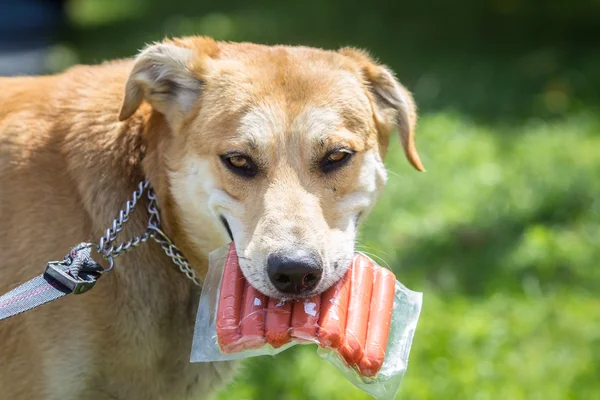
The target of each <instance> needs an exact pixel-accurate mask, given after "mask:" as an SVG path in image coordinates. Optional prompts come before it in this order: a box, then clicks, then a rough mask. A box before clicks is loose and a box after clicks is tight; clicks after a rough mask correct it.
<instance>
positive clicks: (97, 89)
mask: <svg viewBox="0 0 600 400" xmlns="http://www.w3.org/2000/svg"><path fill="white" fill-rule="evenodd" d="M415 124H416V109H415V104H414V102H413V99H412V97H411V94H410V93H409V92H408V91H407V90H406V89H405V88H404V86H402V85H401V84H400V83H399V82H398V81H397V80H396V78H395V77H394V75H393V73H392V72H391V71H390V70H389V69H388V68H387V67H386V66H384V65H381V64H379V63H378V62H376V61H375V60H374V59H373V58H371V57H370V56H369V55H368V54H367V53H366V52H364V51H362V50H359V49H355V48H342V49H340V50H338V51H327V50H322V49H316V48H310V47H296V46H264V45H258V44H251V43H231V42H227V43H226V42H218V41H214V40H212V39H211V38H207V37H185V38H179V39H165V40H163V41H161V42H157V43H154V44H151V45H149V46H147V47H146V48H145V49H144V50H142V51H141V52H140V53H139V54H138V55H137V57H135V58H133V59H125V60H116V61H111V62H105V63H103V64H100V65H96V66H75V67H72V68H70V69H68V70H67V71H65V72H63V73H61V74H58V75H53V76H40V77H16V78H1V79H0V217H1V218H0V221H1V223H0V293H5V292H7V291H9V290H10V289H12V288H14V287H16V286H18V285H19V284H21V283H23V282H25V281H27V280H29V279H31V278H33V277H35V276H37V275H40V273H42V272H43V268H44V266H45V265H46V263H47V262H48V261H51V260H60V259H62V257H63V256H64V254H65V253H66V252H68V251H69V249H70V248H72V247H73V246H74V245H75V244H77V243H80V242H82V241H91V242H94V243H96V242H97V240H98V238H100V237H101V236H102V235H103V234H104V232H105V231H106V229H107V228H108V227H109V226H110V224H111V222H112V221H113V219H114V218H115V217H116V216H117V215H118V213H119V211H120V210H122V209H123V207H124V204H125V202H126V201H127V200H128V199H130V198H131V195H132V193H133V192H134V191H135V190H136V188H137V185H138V183H139V182H141V181H143V180H145V179H147V180H148V181H149V182H150V185H151V187H152V188H153V190H154V192H155V194H156V197H157V199H158V207H159V210H160V216H161V223H162V225H161V226H162V229H163V231H164V232H165V233H166V234H167V235H168V237H169V238H170V239H171V240H172V241H173V242H174V243H175V244H176V246H177V247H178V248H179V249H180V250H181V252H182V254H183V255H184V256H185V257H186V259H187V260H188V261H189V263H190V265H191V266H192V267H193V270H194V272H195V274H196V276H198V277H199V279H201V278H202V277H203V276H204V275H205V274H206V271H207V268H208V261H207V260H208V254H209V253H210V252H211V251H212V250H214V249H216V248H218V247H220V246H223V245H225V244H227V243H228V242H229V241H231V240H233V241H234V243H235V246H236V249H237V252H238V254H239V258H240V266H241V268H242V270H243V273H244V275H245V277H246V278H247V280H248V281H249V282H250V283H251V284H252V285H253V286H254V287H256V288H257V289H258V290H260V291H261V292H263V293H264V294H266V295H268V296H271V297H277V298H282V299H297V298H304V297H308V296H313V295H316V294H319V293H321V292H323V291H324V290H326V289H327V288H328V287H330V286H331V285H332V284H334V282H336V281H337V280H338V279H339V278H340V277H341V276H342V275H343V274H344V272H345V271H346V269H347V268H348V266H349V264H350V260H351V258H352V255H353V252H354V243H355V236H356V232H357V228H358V226H359V224H360V222H361V221H362V220H363V219H364V218H365V216H366V215H367V214H368V212H369V210H370V209H371V208H372V207H373V205H374V204H375V202H376V200H377V198H378V196H379V194H380V192H381V190H382V189H383V187H384V185H385V182H386V169H385V167H384V164H383V161H382V160H383V158H384V156H385V154H386V149H387V147H388V142H389V140H390V136H391V133H392V132H393V131H394V130H395V129H397V131H398V132H399V136H400V141H401V143H402V146H403V149H404V153H405V155H406V157H407V159H408V161H409V162H410V164H412V165H413V166H414V167H415V168H416V169H417V170H420V171H422V170H423V165H422V163H421V161H420V158H419V155H418V154H417V151H416V149H415V140H414V129H415ZM139 202H140V203H142V205H140V206H138V207H137V208H136V211H135V212H134V213H133V214H132V215H131V216H130V218H129V221H127V223H126V224H124V225H123V230H122V232H121V233H120V234H119V237H120V238H121V237H122V238H123V239H127V238H132V237H135V236H136V235H140V234H141V233H142V232H144V231H145V229H146V224H147V220H148V213H147V212H146V211H145V207H147V201H146V199H145V198H144V199H141V200H140V201H139ZM99 259H101V257H99ZM100 263H101V264H102V265H103V266H104V267H107V264H106V262H105V260H103V261H100ZM115 263H116V266H115V267H114V270H113V271H112V272H110V273H107V274H104V275H103V277H102V278H101V279H100V280H99V281H98V284H97V285H96V286H95V287H94V289H93V290H91V291H90V292H89V293H86V294H84V295H79V296H74V295H69V296H66V297H64V298H62V299H60V300H57V301H54V302H51V303H48V304H46V305H44V306H43V307H40V308H36V309H34V310H32V311H28V312H26V313H24V314H21V315H18V316H15V317H12V318H9V319H7V320H4V321H1V322H0V360H2V368H1V369H0V392H1V393H2V398H5V399H12V400H21V399H45V400H58V399H61V400H71V399H81V398H85V399H88V400H95V399H127V400H137V399H140V400H153V399H167V400H168V399H199V398H205V397H206V396H209V395H211V393H213V392H214V391H215V390H217V389H218V388H219V387H220V386H221V385H222V384H224V383H225V382H227V380H228V379H230V377H231V376H232V375H233V374H234V371H235V365H236V363H233V362H215V363H190V362H189V357H190V349H191V341H192V334H193V327H194V321H195V314H196V310H197V304H198V299H199V294H200V288H199V287H198V286H197V285H194V284H193V282H192V281H191V280H189V279H186V276H185V275H184V274H182V273H181V272H180V271H179V270H178V268H177V267H176V266H175V265H174V264H173V263H172V261H171V259H170V258H169V257H167V256H166V255H165V254H164V253H163V252H162V250H161V248H160V247H159V246H158V245H157V244H156V243H153V242H152V241H148V242H147V243H144V244H142V245H140V246H138V247H136V248H135V249H132V250H130V251H128V252H126V253H125V254H123V255H120V256H119V257H118V258H117V259H116V260H115Z"/></svg>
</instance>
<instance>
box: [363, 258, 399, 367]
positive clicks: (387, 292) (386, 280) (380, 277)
mask: <svg viewBox="0 0 600 400" xmlns="http://www.w3.org/2000/svg"><path fill="white" fill-rule="evenodd" d="M395 289H396V277H395V276H394V274H393V273H392V272H390V271H389V270H387V269H385V268H381V267H379V268H377V271H376V272H375V282H374V284H373V298H372V299H371V311H370V314H369V325H368V329H367V344H366V347H365V354H364V356H363V358H362V359H361V360H360V363H359V364H358V368H359V370H360V373H361V375H363V376H375V375H377V372H379V369H380V368H381V366H382V365H383V359H384V357H385V349H386V347H387V341H388V336H389V334H390V324H391V322H392V309H393V307H394V292H395Z"/></svg>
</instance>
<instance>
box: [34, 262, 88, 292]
mask: <svg viewBox="0 0 600 400" xmlns="http://www.w3.org/2000/svg"><path fill="white" fill-rule="evenodd" d="M61 266H63V267H64V263H63V262H62V261H53V262H49V263H48V264H46V269H45V270H44V274H45V275H48V276H50V277H52V278H53V279H55V280H56V281H58V282H59V283H60V284H61V285H63V286H65V287H67V288H68V289H69V290H71V292H72V293H73V294H82V293H85V292H87V291H88V290H90V289H91V288H93V287H94V285H95V284H96V280H97V279H96V278H95V277H94V276H92V275H90V274H87V273H79V277H77V278H75V277H74V276H72V275H71V274H69V273H68V272H67V271H68V269H67V270H64V269H62V268H61Z"/></svg>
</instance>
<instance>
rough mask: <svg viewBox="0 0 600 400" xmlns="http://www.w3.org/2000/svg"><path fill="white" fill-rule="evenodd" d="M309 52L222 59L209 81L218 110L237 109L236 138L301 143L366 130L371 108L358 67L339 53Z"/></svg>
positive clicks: (368, 130) (251, 141)
mask: <svg viewBox="0 0 600 400" xmlns="http://www.w3.org/2000/svg"><path fill="white" fill-rule="evenodd" d="M309 55H310V57H309V56H307V57H306V59H303V57H302V56H303V54H296V53H294V52H289V51H279V52H272V53H268V54H261V55H260V56H257V57H256V58H252V59H250V58H246V57H242V58H240V59H236V58H232V59H227V60H225V61H223V62H222V65H220V66H219V67H218V68H217V71H218V72H217V73H214V74H213V75H212V76H211V77H210V78H209V79H210V80H211V81H212V82H210V83H209V86H210V87H212V92H213V94H216V96H218V97H217V98H218V101H219V103H220V105H219V108H220V110H221V113H223V112H225V113H227V112H228V111H227V110H239V112H237V115H238V118H239V123H238V124H237V129H235V132H232V133H233V134H234V135H235V136H236V139H237V140H241V141H244V142H246V143H248V144H249V145H250V146H251V147H260V146H261V145H265V144H266V142H269V143H280V140H285V141H286V142H290V140H292V141H296V142H298V141H300V142H302V143H296V144H298V145H301V144H307V143H306V142H307V141H309V142H311V143H324V142H325V141H326V140H327V138H328V137H331V136H332V135H337V136H340V135H343V134H344V133H352V134H354V135H358V136H361V135H362V136H366V135H368V134H369V133H371V131H372V126H373V118H372V117H373V112H372V109H371V103H370V101H369V97H368V95H367V92H366V89H365V87H364V85H363V82H362V80H361V76H360V74H359V73H358V71H355V70H352V68H348V67H347V65H346V64H344V63H340V62H339V58H340V57H343V56H341V55H336V56H333V57H332V56H331V55H329V54H328V53H327V52H322V53H319V52H317V53H316V54H313V53H310V52H309ZM211 97H214V96H211Z"/></svg>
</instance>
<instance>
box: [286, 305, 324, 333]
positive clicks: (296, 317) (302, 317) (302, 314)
mask: <svg viewBox="0 0 600 400" xmlns="http://www.w3.org/2000/svg"><path fill="white" fill-rule="evenodd" d="M320 304H321V296H315V297H311V298H309V299H304V300H300V301H297V302H295V303H294V308H293V311H292V333H291V334H292V337H293V338H296V339H301V340H306V341H311V342H312V341H314V340H315V339H316V337H317V326H318V323H319V305H320Z"/></svg>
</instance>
